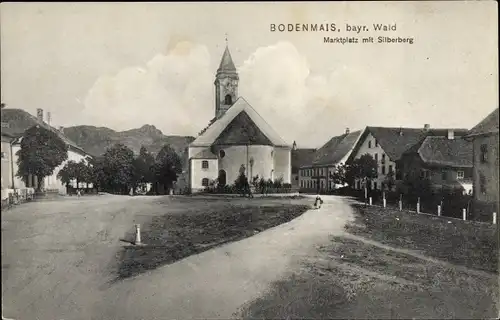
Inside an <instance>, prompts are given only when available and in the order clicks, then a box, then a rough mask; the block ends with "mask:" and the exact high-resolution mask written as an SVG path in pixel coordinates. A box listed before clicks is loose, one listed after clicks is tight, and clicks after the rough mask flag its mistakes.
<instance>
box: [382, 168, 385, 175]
mask: <svg viewBox="0 0 500 320" xmlns="http://www.w3.org/2000/svg"><path fill="white" fill-rule="evenodd" d="M382 174H385V166H382Z"/></svg>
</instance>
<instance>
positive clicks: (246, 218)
mask: <svg viewBox="0 0 500 320" xmlns="http://www.w3.org/2000/svg"><path fill="white" fill-rule="evenodd" d="M309 202H310V201H309ZM157 204H158V205H159V206H164V207H165V211H167V212H168V214H165V215H162V216H156V217H154V218H153V219H152V221H151V222H150V223H148V224H145V225H144V226H143V227H142V229H141V235H142V242H143V243H145V244H146V245H145V246H125V247H123V250H122V251H121V252H120V253H119V257H118V260H119V267H118V271H117V273H118V275H117V280H119V279H123V278H127V277H131V276H134V275H136V274H139V273H141V272H144V271H148V270H152V269H155V268H158V267H160V266H164V265H167V264H170V263H173V262H175V261H178V260H180V259H183V258H185V257H188V256H190V255H192V254H196V253H201V252H203V251H206V250H208V249H211V248H213V247H215V246H219V245H221V244H223V243H226V242H230V241H235V240H240V239H243V238H246V237H249V236H252V235H254V234H256V233H258V232H261V231H264V230H266V229H269V228H272V227H274V226H277V225H280V224H282V223H285V222H288V221H290V220H292V219H294V218H296V217H298V216H300V215H301V214H302V213H304V212H305V211H306V210H308V209H309V208H310V204H309V203H308V201H307V200H304V199H293V200H292V199H279V198H269V199H261V198H254V199H231V200H228V199H217V198H214V197H206V198H205V197H200V198H198V197H187V198H177V199H175V198H174V199H169V200H160V201H159V202H158V203H157ZM128 238H129V239H130V241H133V239H134V234H133V233H130V234H129V235H128Z"/></svg>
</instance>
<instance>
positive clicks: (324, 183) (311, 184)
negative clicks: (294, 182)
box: [299, 129, 362, 192]
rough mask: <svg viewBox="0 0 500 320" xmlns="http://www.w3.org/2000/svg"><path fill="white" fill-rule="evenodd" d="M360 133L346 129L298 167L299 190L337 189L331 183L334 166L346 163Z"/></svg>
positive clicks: (321, 190) (336, 186)
mask: <svg viewBox="0 0 500 320" xmlns="http://www.w3.org/2000/svg"><path fill="white" fill-rule="evenodd" d="M361 133H362V131H360V130H359V131H354V132H350V130H349V129H346V131H345V133H344V134H343V135H340V136H336V137H333V138H331V139H330V140H329V141H328V142H326V143H325V144H324V145H323V146H322V147H321V148H319V149H318V150H317V151H316V153H315V158H314V160H313V161H312V162H311V163H309V164H307V165H304V166H301V167H300V170H299V172H300V173H299V183H300V188H301V189H303V190H309V191H314V192H316V191H319V192H324V191H331V190H334V189H335V188H338V187H339V186H338V185H335V183H334V182H333V181H332V179H331V175H332V174H333V173H334V172H335V169H336V166H338V165H339V164H345V163H346V162H347V159H348V158H349V157H350V155H351V152H352V151H353V148H354V146H355V145H356V143H357V141H358V139H359V138H360V136H361Z"/></svg>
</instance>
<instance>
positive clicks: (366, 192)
mask: <svg viewBox="0 0 500 320" xmlns="http://www.w3.org/2000/svg"><path fill="white" fill-rule="evenodd" d="M366 199H368V189H367V188H366V186H365V201H366Z"/></svg>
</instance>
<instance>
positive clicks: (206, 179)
mask: <svg viewBox="0 0 500 320" xmlns="http://www.w3.org/2000/svg"><path fill="white" fill-rule="evenodd" d="M201 185H202V186H204V187H208V178H203V179H201Z"/></svg>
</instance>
